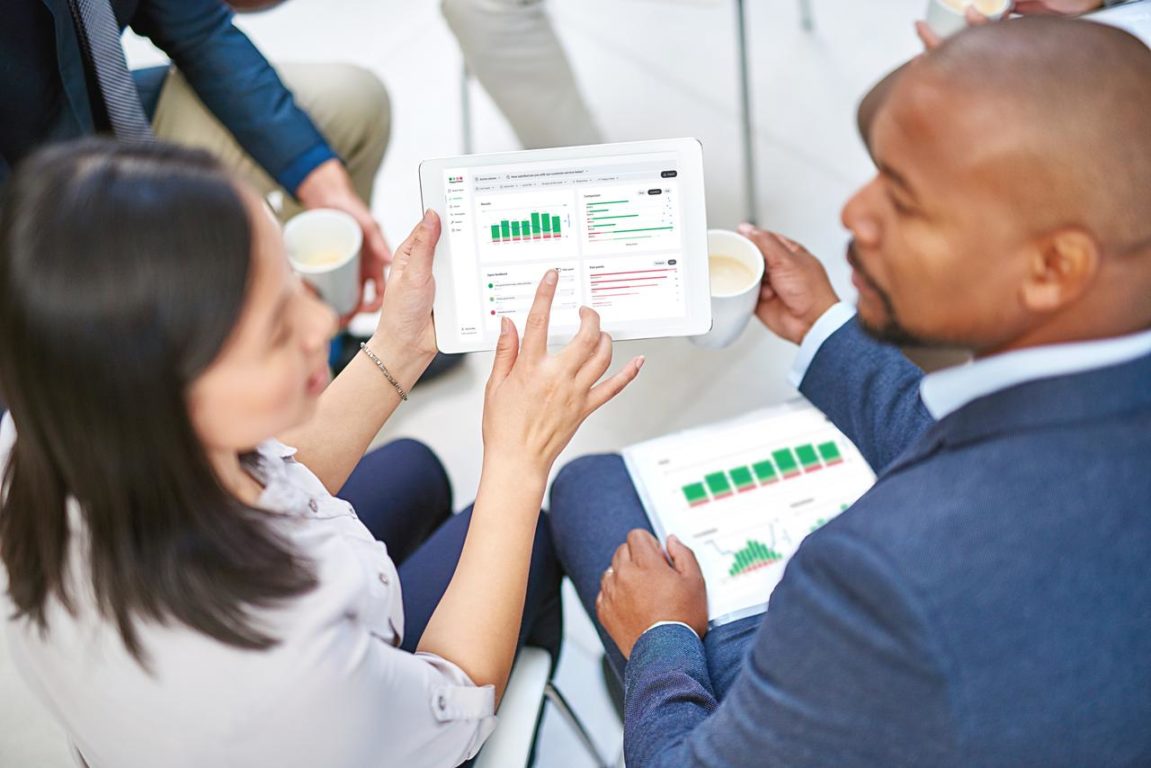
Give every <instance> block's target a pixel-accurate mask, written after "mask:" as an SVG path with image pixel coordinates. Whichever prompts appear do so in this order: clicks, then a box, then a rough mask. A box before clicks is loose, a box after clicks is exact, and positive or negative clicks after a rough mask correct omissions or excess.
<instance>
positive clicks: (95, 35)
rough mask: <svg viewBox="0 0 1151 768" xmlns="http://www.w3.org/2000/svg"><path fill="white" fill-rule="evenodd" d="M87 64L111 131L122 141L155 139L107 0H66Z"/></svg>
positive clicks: (118, 28)
mask: <svg viewBox="0 0 1151 768" xmlns="http://www.w3.org/2000/svg"><path fill="white" fill-rule="evenodd" d="M68 4H69V6H71V9H72V18H73V20H74V21H75V22H76V28H77V31H78V32H79V33H80V41H81V43H82V44H83V45H84V48H85V50H86V52H87V54H88V63H89V64H90V65H91V67H92V69H93V70H94V72H95V74H96V82H97V83H99V85H100V95H101V96H103V98H104V108H105V109H106V110H107V111H108V120H109V121H110V122H111V123H112V132H113V133H115V134H116V138H118V139H121V140H123V141H137V142H148V141H152V140H154V138H155V137H154V136H153V135H152V126H151V125H150V124H149V123H148V118H147V117H146V116H145V115H144V108H143V106H141V104H140V94H139V93H138V92H137V91H136V83H135V81H134V80H133V79H132V75H131V74H130V73H129V72H128V62H127V60H125V58H124V47H123V46H122V45H121V43H120V27H119V26H118V25H117V24H116V17H115V15H114V14H113V13H112V6H111V5H110V4H109V0H68Z"/></svg>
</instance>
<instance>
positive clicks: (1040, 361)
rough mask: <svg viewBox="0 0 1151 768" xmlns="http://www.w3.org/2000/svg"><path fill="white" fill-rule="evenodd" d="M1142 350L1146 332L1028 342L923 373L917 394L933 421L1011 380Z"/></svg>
mask: <svg viewBox="0 0 1151 768" xmlns="http://www.w3.org/2000/svg"><path fill="white" fill-rule="evenodd" d="M1147 354H1151V331H1142V332H1140V333H1134V334H1131V335H1130V336H1119V337H1116V338H1112V339H1102V340H1099V341H1083V342H1077V343H1073V344H1051V345H1049V346H1043V347H1031V348H1029V349H1021V350H1018V351H1016V352H1006V353H1004V354H1002V355H995V356H993V357H988V358H985V359H983V360H977V361H975V362H972V363H968V364H967V365H961V366H958V367H956V368H949V369H947V370H944V371H938V372H936V373H931V374H928V375H927V376H924V377H923V381H922V382H921V383H920V385H919V395H920V397H921V398H922V399H923V404H924V405H925V406H927V410H928V411H929V412H930V413H931V415H932V416H934V417H935V419H936V420H937V421H938V420H939V419H942V418H943V417H945V416H947V415H949V414H951V413H954V412H955V411H957V410H959V409H960V408H962V407H963V406H965V405H967V404H968V403H970V402H971V401H973V400H977V399H979V398H981V397H983V396H984V395H990V394H992V393H993V392H998V391H1000V390H1003V389H1007V388H1008V387H1013V386H1015V385H1016V384H1023V383H1025V382H1028V381H1035V380H1036V379H1047V378H1053V377H1055V376H1067V375H1069V374H1073V373H1082V372H1084V371H1090V370H1093V369H1095V368H1105V367H1107V366H1111V365H1119V364H1120V363H1126V362H1130V361H1132V360H1135V359H1136V358H1139V357H1142V356H1144V355H1147Z"/></svg>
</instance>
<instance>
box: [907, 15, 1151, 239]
mask: <svg viewBox="0 0 1151 768" xmlns="http://www.w3.org/2000/svg"><path fill="white" fill-rule="evenodd" d="M906 76H907V77H906V79H904V78H901V81H902V82H900V83H899V84H898V85H897V86H896V87H897V88H901V87H916V86H918V87H928V88H938V89H940V91H941V92H942V93H944V94H946V96H947V98H951V99H957V100H960V101H961V102H962V103H963V104H965V105H969V106H970V108H971V109H972V110H973V112H974V113H975V114H973V115H972V117H974V118H975V119H977V120H981V121H982V122H984V123H986V129H987V138H988V140H989V142H994V143H995V144H997V145H998V147H999V148H1000V149H1001V150H1003V151H1004V159H1005V160H1008V161H1018V163H1019V168H1018V169H1017V171H1016V172H1015V175H1016V178H1015V180H1014V181H1015V182H1016V183H1017V184H1018V186H1019V189H1018V192H1017V194H1018V198H1017V199H1018V201H1019V203H1020V204H1021V205H1020V210H1025V209H1027V208H1030V209H1031V210H1033V211H1035V212H1036V213H1038V214H1040V215H1039V218H1038V221H1037V222H1036V223H1037V224H1039V225H1043V226H1054V225H1058V224H1072V223H1073V224H1078V225H1081V226H1083V227H1085V228H1087V229H1088V230H1090V231H1091V232H1092V233H1093V234H1095V235H1096V236H1097V237H1098V238H1099V239H1100V241H1101V245H1102V246H1103V247H1104V248H1116V249H1122V248H1124V247H1127V246H1130V245H1132V244H1133V243H1135V242H1137V241H1142V240H1147V239H1149V238H1151V50H1149V49H1148V48H1147V46H1146V45H1144V44H1143V43H1142V42H1141V41H1139V40H1138V39H1137V38H1135V37H1133V36H1131V35H1130V34H1128V33H1126V32H1124V31H1122V30H1119V29H1116V28H1114V27H1109V26H1104V25H1102V24H1095V23H1091V22H1085V21H1073V20H1068V19H1061V18H1057V17H1030V18H1024V19H1017V20H1015V21H1011V22H1009V23H1006V24H989V25H986V26H981V27H975V28H972V29H969V30H967V31H965V32H963V33H962V34H959V35H956V36H955V37H953V38H951V39H949V40H947V41H946V42H944V43H943V44H942V45H941V46H939V47H938V48H937V49H936V50H934V51H932V52H930V53H928V54H927V55H925V56H922V57H920V59H918V60H917V61H916V62H915V63H914V64H913V65H912V66H910V67H909V68H908V70H907V72H906ZM1037 209H1038V210H1037Z"/></svg>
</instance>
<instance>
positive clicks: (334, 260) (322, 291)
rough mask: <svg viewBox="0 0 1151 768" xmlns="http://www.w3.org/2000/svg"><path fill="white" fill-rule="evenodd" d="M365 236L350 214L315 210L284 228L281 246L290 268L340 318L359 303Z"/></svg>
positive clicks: (321, 209)
mask: <svg viewBox="0 0 1151 768" xmlns="http://www.w3.org/2000/svg"><path fill="white" fill-rule="evenodd" d="M363 242H364V234H363V231H362V230H361V229H360V225H359V223H357V222H356V220H355V219H354V218H352V216H351V215H350V214H347V213H345V212H343V211H337V210H334V209H330V208H315V209H313V210H310V211H304V212H303V213H301V214H299V215H297V216H295V217H293V218H292V219H291V221H289V222H288V223H287V224H286V225H285V226H284V247H285V248H286V249H287V252H288V262H289V263H290V264H291V265H292V269H293V270H295V272H296V273H297V274H298V275H300V277H302V278H303V279H304V281H305V282H307V283H308V284H309V285H311V286H312V287H313V288H315V290H316V293H318V294H319V295H320V298H321V299H323V300H324V302H325V303H326V304H328V306H330V307H331V308H332V309H334V310H335V311H336V313H337V314H338V315H340V317H344V316H346V315H349V314H351V313H352V312H353V311H354V310H355V309H356V307H357V306H359V303H360V249H361V247H362V246H363Z"/></svg>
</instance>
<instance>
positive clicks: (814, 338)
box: [787, 301, 855, 389]
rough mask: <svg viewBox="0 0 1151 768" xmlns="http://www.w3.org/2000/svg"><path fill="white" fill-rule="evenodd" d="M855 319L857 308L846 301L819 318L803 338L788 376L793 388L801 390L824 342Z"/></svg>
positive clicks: (835, 305)
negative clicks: (804, 378) (808, 370)
mask: <svg viewBox="0 0 1151 768" xmlns="http://www.w3.org/2000/svg"><path fill="white" fill-rule="evenodd" d="M853 317H855V307H853V306H851V305H850V304H848V303H847V302H846V301H841V302H838V303H836V304H832V305H831V308H830V309H828V310H827V311H826V312H824V313H823V314H822V315H820V316H819V319H818V320H816V321H815V324H814V325H813V326H811V330H810V331H808V332H807V335H806V336H804V337H803V343H802V344H800V345H799V354H798V355H796V356H795V362H794V363H793V364H792V366H791V373H789V374H788V375H787V380H788V381H790V382H791V385H792V386H793V387H795V388H796V389H799V385H800V384H802V383H803V377H804V376H806V375H807V369H808V368H810V367H811V361H812V360H814V359H815V354H816V353H817V352H819V348H820V347H822V346H823V342H825V341H827V340H828V338H830V337H831V334H833V333H835V332H836V331H838V330H839V329H840V328H842V327H843V326H844V325H846V324H847V321H848V320H850V319H851V318H853Z"/></svg>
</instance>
